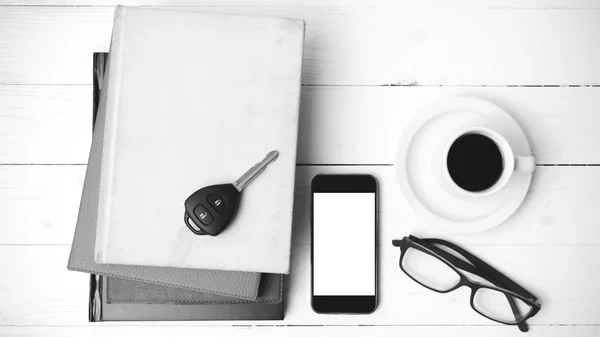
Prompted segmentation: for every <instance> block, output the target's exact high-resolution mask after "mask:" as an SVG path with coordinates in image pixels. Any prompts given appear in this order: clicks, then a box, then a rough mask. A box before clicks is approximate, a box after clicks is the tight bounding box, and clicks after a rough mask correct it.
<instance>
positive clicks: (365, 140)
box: [298, 87, 600, 164]
mask: <svg viewBox="0 0 600 337" xmlns="http://www.w3.org/2000/svg"><path fill="white" fill-rule="evenodd" d="M599 90H600V88H489V87H488V88H475V87H469V88H447V87H446V88H423V87H411V88H407V87H400V88H399V87H387V88H372V87H370V88H364V87H363V88H347V87H344V88H341V87H326V88H305V90H303V92H302V93H303V95H302V104H301V109H302V110H301V117H300V138H299V141H298V142H299V144H298V156H299V158H298V161H299V162H300V163H307V164H342V163H343V164H395V163H396V146H397V144H398V139H399V138H400V135H401V134H402V132H403V130H404V128H405V127H406V126H407V125H409V123H410V122H411V121H412V120H413V119H414V118H415V117H416V116H418V115H419V113H421V111H422V110H423V109H424V108H425V107H427V106H428V105H430V104H432V103H433V102H436V101H438V100H443V99H444V98H446V97H452V96H468V97H476V98H482V99H486V100H488V101H490V102H492V103H494V104H496V105H498V106H500V107H501V108H503V109H504V110H505V111H507V112H508V113H509V114H510V115H511V116H513V118H515V120H516V121H517V122H518V123H519V124H520V125H521V128H522V129H523V131H524V132H525V134H526V135H527V137H528V140H529V143H530V146H531V149H532V152H533V155H534V156H535V158H536V162H537V163H538V164H563V163H568V164H572V163H586V164H589V163H600V150H599V149H598V148H597V146H595V145H596V144H600V134H599V133H598V132H597V127H596V126H597V125H599V124H600V115H599V114H598V113H597V111H598V109H600V95H598V92H599Z"/></svg>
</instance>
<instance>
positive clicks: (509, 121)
mask: <svg viewBox="0 0 600 337" xmlns="http://www.w3.org/2000/svg"><path fill="white" fill-rule="evenodd" d="M471 126H482V127H487V128H490V129H492V130H494V131H496V132H498V133H500V134H501V135H503V136H504V137H505V138H506V140H507V141H508V142H509V144H510V146H511V148H512V149H513V152H514V154H515V155H517V156H531V150H530V148H529V142H528V141H527V138H526V137H525V134H524V133H523V130H522V129H521V127H520V126H519V124H517V122H516V121H515V120H514V119H513V118H512V117H511V116H510V115H509V114H508V113H507V112H506V111H504V110H502V109H501V108H500V107H498V106H496V105H494V104H491V103H489V102H487V101H484V100H481V99H476V98H467V97H454V98H449V99H446V100H444V101H442V102H439V103H438V104H435V105H434V106H431V107H430V108H429V109H427V110H426V111H422V112H421V113H419V115H418V117H417V118H416V119H415V120H414V121H413V122H412V123H411V124H410V125H408V126H407V127H406V128H405V129H404V130H403V132H402V136H401V138H400V141H399V144H398V155H397V160H396V170H397V177H398V182H399V184H400V188H401V190H402V194H403V196H404V198H405V199H407V201H408V202H409V203H410V204H411V205H412V207H413V208H414V210H415V215H416V218H415V219H414V220H415V221H416V222H417V223H418V225H421V224H422V225H423V226H427V227H430V228H432V229H434V230H437V231H442V232H450V233H475V232H479V231H483V230H486V229H489V228H492V227H494V226H497V225H499V224H501V223H502V222H504V221H505V220H506V219H507V218H508V217H510V216H511V215H512V214H513V213H514V212H515V211H516V210H517V208H519V206H520V205H521V203H522V201H523V199H524V198H525V195H526V194H527V191H528V189H529V184H530V182H531V176H532V173H531V172H528V173H526V172H514V173H513V175H512V176H511V178H510V180H509V181H508V183H507V184H506V185H505V187H504V188H502V189H501V190H500V191H498V192H496V193H495V194H492V195H489V196H475V197H474V196H468V195H460V196H459V195H456V194H451V193H448V191H447V190H444V188H442V186H439V184H438V182H436V181H435V180H434V172H433V170H432V165H431V156H432V151H431V149H432V148H433V147H435V146H439V143H440V139H441V135H442V134H447V133H456V132H459V131H460V130H462V129H465V128H468V127H471Z"/></svg>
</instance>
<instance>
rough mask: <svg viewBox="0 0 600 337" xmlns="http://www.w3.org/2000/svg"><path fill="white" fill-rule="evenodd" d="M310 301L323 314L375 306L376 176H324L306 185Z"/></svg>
mask: <svg viewBox="0 0 600 337" xmlns="http://www.w3.org/2000/svg"><path fill="white" fill-rule="evenodd" d="M310 220H311V221H310V223H311V237H310V238H311V250H310V261H311V305H312V308H313V310H314V311H315V312H317V313H322V314H334V313H335V314H346V313H347V314H368V313H372V312H373V311H375V308H376V307H377V180H376V179H375V177H373V176H371V175H365V174H360V175H325V174H320V175H317V176H315V177H314V178H313V180H312V184H311V218H310Z"/></svg>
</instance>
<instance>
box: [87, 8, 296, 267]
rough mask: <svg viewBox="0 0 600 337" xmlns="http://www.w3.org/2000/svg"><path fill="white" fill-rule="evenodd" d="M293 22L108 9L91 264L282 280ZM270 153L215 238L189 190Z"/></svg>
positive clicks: (291, 157)
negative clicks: (189, 216) (192, 223)
mask: <svg viewBox="0 0 600 337" xmlns="http://www.w3.org/2000/svg"><path fill="white" fill-rule="evenodd" d="M303 45H304V22H303V21H302V20H298V19H288V18H271V17H257V16H238V15H221V14H209V13H199V12H188V11H176V10H158V9H147V8H133V7H123V6H119V7H117V9H116V13H115V22H114V27H113V35H112V42H111V49H110V56H109V57H110V69H108V71H109V74H110V76H109V83H108V86H107V90H108V101H107V110H106V125H105V144H104V151H103V157H102V170H101V179H100V200H99V213H98V226H97V235H96V247H95V260H96V262H97V263H110V264H133V265H145V266H163V267H167V266H168V267H181V268H204V269H220V270H240V271H253V272H268V273H288V272H289V268H290V247H291V233H292V230H291V228H292V209H293V195H294V178H295V169H296V144H297V139H298V110H299V102H300V79H301V68H302V51H303ZM271 150H278V151H279V157H278V158H277V160H276V161H274V162H272V163H271V164H270V165H269V166H268V167H267V168H266V170H265V171H264V172H263V173H262V174H261V175H260V176H258V177H257V178H256V179H255V180H254V181H253V182H251V183H250V184H249V185H247V186H246V188H245V189H244V190H243V192H242V195H241V201H240V204H239V208H238V211H237V215H236V218H235V220H234V222H232V223H231V224H230V226H229V227H228V228H227V229H225V230H224V231H223V232H221V233H220V234H219V235H218V236H214V237H213V236H209V235H202V236H199V235H195V234H193V233H192V232H191V231H190V230H189V229H188V228H187V227H186V225H185V224H184V210H185V208H184V201H185V200H186V198H187V197H188V196H189V195H190V194H192V193H193V192H195V191H196V190H198V189H200V188H202V187H205V186H208V185H214V184H223V183H232V182H234V181H235V180H236V179H238V178H239V177H240V176H241V175H242V174H243V173H244V172H245V171H246V170H247V169H249V168H250V167H251V166H252V165H254V164H255V163H257V162H258V161H260V160H262V159H263V158H264V157H265V155H266V154H267V153H268V152H269V151H271Z"/></svg>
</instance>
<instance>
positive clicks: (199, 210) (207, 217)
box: [194, 205, 214, 226]
mask: <svg viewBox="0 0 600 337" xmlns="http://www.w3.org/2000/svg"><path fill="white" fill-rule="evenodd" d="M194 214H196V216H197V217H198V219H200V222H202V223H203V224H204V225H205V226H208V225H210V224H211V223H212V222H213V220H214V218H213V216H212V214H210V213H209V212H208V210H207V209H206V207H204V206H202V205H198V206H196V208H194Z"/></svg>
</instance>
